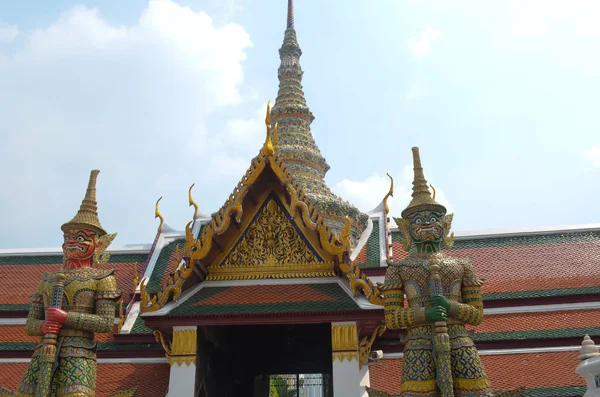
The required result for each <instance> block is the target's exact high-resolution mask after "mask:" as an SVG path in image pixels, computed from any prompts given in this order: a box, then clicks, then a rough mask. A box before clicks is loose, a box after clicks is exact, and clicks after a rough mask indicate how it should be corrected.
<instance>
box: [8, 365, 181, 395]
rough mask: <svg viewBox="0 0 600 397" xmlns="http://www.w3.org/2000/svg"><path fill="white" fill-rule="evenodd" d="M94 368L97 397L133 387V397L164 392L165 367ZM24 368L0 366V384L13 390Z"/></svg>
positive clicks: (166, 387) (165, 383)
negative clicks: (135, 390)
mask: <svg viewBox="0 0 600 397" xmlns="http://www.w3.org/2000/svg"><path fill="white" fill-rule="evenodd" d="M97 368H98V369H97V376H96V379H97V382H96V383H97V385H98V386H97V389H96V396H98V397H106V396H108V395H110V394H111V393H113V392H115V391H117V390H127V389H130V388H132V387H134V386H138V392H137V393H136V397H157V396H164V395H166V393H167V389H168V385H169V371H170V368H169V365H168V364H99V365H98V367H97ZM26 369H27V364H0V385H2V386H3V387H6V388H7V389H10V390H14V389H15V388H16V387H17V386H18V385H19V383H20V382H21V378H22V377H23V374H25V370H26Z"/></svg>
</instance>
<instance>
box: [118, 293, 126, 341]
mask: <svg viewBox="0 0 600 397" xmlns="http://www.w3.org/2000/svg"><path fill="white" fill-rule="evenodd" d="M124 323H125V315H124V314H123V298H121V299H119V324H117V333H118V334H120V333H121V328H123V324H124Z"/></svg>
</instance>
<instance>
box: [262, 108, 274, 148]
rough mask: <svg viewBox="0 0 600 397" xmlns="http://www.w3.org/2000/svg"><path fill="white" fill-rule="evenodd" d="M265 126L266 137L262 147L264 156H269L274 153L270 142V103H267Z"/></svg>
mask: <svg viewBox="0 0 600 397" xmlns="http://www.w3.org/2000/svg"><path fill="white" fill-rule="evenodd" d="M265 124H266V126H267V137H266V138H265V143H264V145H263V153H264V154H265V156H271V155H273V153H274V152H275V148H274V147H273V143H272V142H271V101H269V102H268V103H267V116H266V117H265Z"/></svg>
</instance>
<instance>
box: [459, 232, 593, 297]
mask: <svg viewBox="0 0 600 397" xmlns="http://www.w3.org/2000/svg"><path fill="white" fill-rule="evenodd" d="M588 247H589V243H565V244H531V245H520V246H505V247H489V248H483V247H482V248H475V249H453V250H452V251H451V253H452V256H456V257H472V258H473V263H474V266H475V270H476V272H477V275H478V276H479V277H482V278H485V279H486V283H485V284H484V288H483V291H484V292H486V293H487V292H508V291H510V292H513V291H528V290H532V289H534V290H543V289H556V288H578V287H584V286H597V285H599V284H600V266H599V265H600V255H598V257H597V258H590V257H589V256H588V255H584V254H583V253H584V252H586V248H588ZM567 269H568V274H565V270H567ZM510 281H518V282H510Z"/></svg>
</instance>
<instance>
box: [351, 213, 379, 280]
mask: <svg viewBox="0 0 600 397" xmlns="http://www.w3.org/2000/svg"><path fill="white" fill-rule="evenodd" d="M366 245H367V260H366V262H364V263H357V265H358V267H360V268H369V267H379V266H380V264H381V262H380V255H379V254H380V252H381V249H380V246H379V220H377V219H373V231H372V232H371V235H370V236H369V239H368V240H367V244H366Z"/></svg>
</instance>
